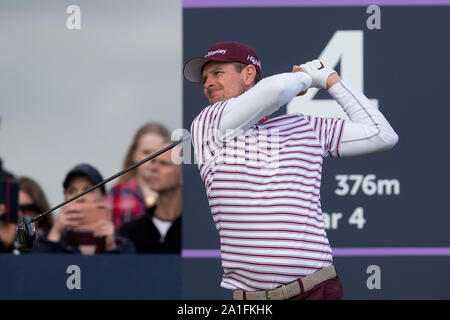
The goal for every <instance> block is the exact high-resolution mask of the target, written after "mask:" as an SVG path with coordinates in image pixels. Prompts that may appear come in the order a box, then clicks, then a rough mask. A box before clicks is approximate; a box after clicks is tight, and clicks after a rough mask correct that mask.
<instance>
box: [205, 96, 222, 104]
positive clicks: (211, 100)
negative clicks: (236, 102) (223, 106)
mask: <svg viewBox="0 0 450 320" xmlns="http://www.w3.org/2000/svg"><path fill="white" fill-rule="evenodd" d="M223 100H226V98H225V97H217V98H214V99H210V100H209V103H211V104H214V103H217V102H220V101H223Z"/></svg>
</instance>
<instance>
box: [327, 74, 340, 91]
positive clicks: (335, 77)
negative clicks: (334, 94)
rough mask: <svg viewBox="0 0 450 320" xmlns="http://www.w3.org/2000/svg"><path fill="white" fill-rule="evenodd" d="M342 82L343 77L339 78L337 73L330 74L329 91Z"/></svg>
mask: <svg viewBox="0 0 450 320" xmlns="http://www.w3.org/2000/svg"><path fill="white" fill-rule="evenodd" d="M341 80H342V79H341V77H339V75H338V74H337V73H336V72H334V73H332V74H330V75H329V76H328V79H327V90H328V89H330V88H331V87H332V86H334V85H335V84H336V83H338V82H340V81H341Z"/></svg>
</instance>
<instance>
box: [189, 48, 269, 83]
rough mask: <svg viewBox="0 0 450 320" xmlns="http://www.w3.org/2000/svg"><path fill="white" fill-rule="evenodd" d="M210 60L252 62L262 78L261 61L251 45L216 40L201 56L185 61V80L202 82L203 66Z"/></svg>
mask: <svg viewBox="0 0 450 320" xmlns="http://www.w3.org/2000/svg"><path fill="white" fill-rule="evenodd" d="M210 61H217V62H241V63H244V64H252V65H254V66H255V68H256V71H257V72H258V74H259V76H260V77H261V78H262V68H261V61H260V60H259V57H258V55H257V54H256V51H255V50H254V49H253V48H252V47H249V46H247V45H245V44H242V43H238V42H218V43H216V44H213V45H212V46H211V47H210V48H209V49H208V51H206V54H205V55H204V56H203V57H195V58H191V59H189V60H188V61H187V62H186V63H185V65H184V69H183V75H184V77H185V78H186V80H189V81H192V82H202V69H203V66H204V65H205V64H206V63H208V62H210Z"/></svg>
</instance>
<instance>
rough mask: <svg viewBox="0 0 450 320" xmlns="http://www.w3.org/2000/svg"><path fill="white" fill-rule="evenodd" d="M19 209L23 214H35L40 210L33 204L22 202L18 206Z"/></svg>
mask: <svg viewBox="0 0 450 320" xmlns="http://www.w3.org/2000/svg"><path fill="white" fill-rule="evenodd" d="M19 210H20V211H22V212H23V213H25V214H37V213H39V212H41V210H40V209H39V207H38V206H37V205H35V204H24V205H21V206H19Z"/></svg>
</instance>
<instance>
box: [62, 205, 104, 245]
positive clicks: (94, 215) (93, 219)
mask: <svg viewBox="0 0 450 320" xmlns="http://www.w3.org/2000/svg"><path fill="white" fill-rule="evenodd" d="M71 212H82V213H83V214H84V216H83V219H82V221H81V225H80V226H79V227H77V228H74V229H72V230H70V231H68V232H67V244H69V245H81V244H94V245H101V244H104V240H105V239H103V238H98V237H94V236H93V233H94V230H95V227H96V226H97V224H98V223H99V222H101V221H104V220H106V221H110V220H111V208H110V207H109V206H108V205H107V204H106V203H105V202H85V203H77V204H75V205H74V206H72V207H71V208H70V209H67V213H69V214H70V213H71Z"/></svg>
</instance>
